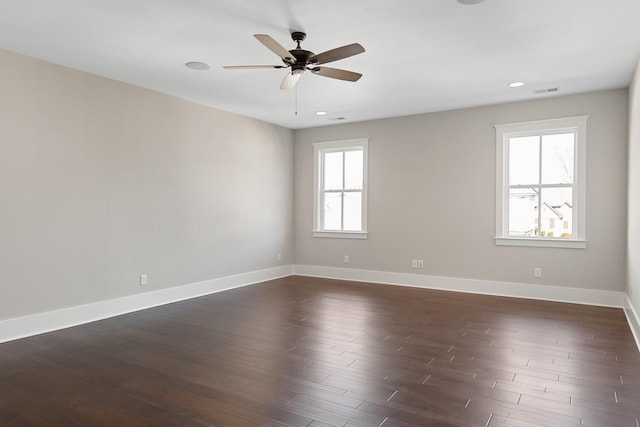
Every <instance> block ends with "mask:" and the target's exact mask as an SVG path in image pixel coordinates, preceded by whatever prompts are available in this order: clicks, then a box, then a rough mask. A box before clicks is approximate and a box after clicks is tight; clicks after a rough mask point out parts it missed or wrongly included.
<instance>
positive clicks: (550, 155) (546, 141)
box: [542, 133, 574, 184]
mask: <svg viewBox="0 0 640 427" xmlns="http://www.w3.org/2000/svg"><path fill="white" fill-rule="evenodd" d="M573 147H574V134H573V133H563V134H557V135H545V136H543V137H542V183H543V184H571V183H573V163H574V160H573V159H574V148H573Z"/></svg>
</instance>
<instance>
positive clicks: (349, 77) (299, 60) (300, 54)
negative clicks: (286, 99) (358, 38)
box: [223, 31, 365, 89]
mask: <svg viewBox="0 0 640 427" xmlns="http://www.w3.org/2000/svg"><path fill="white" fill-rule="evenodd" d="M254 37H255V38H256V39H257V40H258V41H259V42H260V43H262V44H263V45H264V46H265V47H266V48H267V49H269V50H270V51H272V52H273V53H275V54H276V55H278V56H279V57H280V59H281V60H282V62H283V63H284V65H230V66H225V67H223V68H226V69H236V70H247V69H260V68H290V69H291V72H289V73H288V74H287V75H286V76H285V77H284V79H283V80H282V83H281V85H280V89H290V88H292V87H295V85H296V83H297V82H298V79H299V78H300V76H301V75H302V74H304V72H305V71H311V73H312V74H317V75H320V76H323V77H329V78H332V79H337V80H345V81H349V82H355V81H358V80H359V79H360V77H362V74H360V73H356V72H354V71H347V70H341V69H338V68H329V67H323V66H321V65H322V64H327V63H329V62H334V61H338V60H340V59H344V58H348V57H350V56H354V55H358V54H360V53H362V52H364V51H365V50H364V48H363V47H362V46H361V45H360V44H358V43H353V44H350V45H346V46H342V47H338V48H335V49H331V50H328V51H326V52H322V53H319V54H317V55H316V54H315V53H313V52H310V51H308V50H305V49H302V48H301V47H300V42H302V41H303V40H304V39H305V38H306V37H307V34H306V33H303V32H302V31H293V32H292V33H291V39H292V40H293V41H294V42H296V44H297V46H296V48H295V49H292V50H287V49H285V48H284V47H283V46H282V45H281V44H280V43H278V42H277V41H275V40H274V39H273V38H272V37H271V36H268V35H266V34H254Z"/></svg>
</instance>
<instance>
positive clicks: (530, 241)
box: [496, 116, 587, 248]
mask: <svg viewBox="0 0 640 427" xmlns="http://www.w3.org/2000/svg"><path fill="white" fill-rule="evenodd" d="M586 129H587V116H581V117H569V118H564V119H553V120H541V121H535V122H525V123H514V124H505V125H496V152H497V172H496V192H497V194H496V244H498V245H514V246H544V247H564V248H584V247H586V241H585V166H586V155H585V151H586Z"/></svg>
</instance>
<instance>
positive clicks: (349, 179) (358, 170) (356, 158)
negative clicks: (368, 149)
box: [344, 150, 363, 190]
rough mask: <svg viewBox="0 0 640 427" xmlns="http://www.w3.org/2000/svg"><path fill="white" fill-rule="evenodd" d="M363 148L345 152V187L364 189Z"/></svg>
mask: <svg viewBox="0 0 640 427" xmlns="http://www.w3.org/2000/svg"><path fill="white" fill-rule="evenodd" d="M362 160H363V156H362V150H357V151H346V152H345V153H344V188H345V189H349V190H362Z"/></svg>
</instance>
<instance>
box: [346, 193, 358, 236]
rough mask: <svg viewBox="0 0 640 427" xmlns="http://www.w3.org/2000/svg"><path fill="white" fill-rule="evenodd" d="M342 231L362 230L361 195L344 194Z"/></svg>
mask: <svg viewBox="0 0 640 427" xmlns="http://www.w3.org/2000/svg"><path fill="white" fill-rule="evenodd" d="M344 229H345V230H348V231H360V230H362V193H361V192H359V191H358V192H348V193H344Z"/></svg>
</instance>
